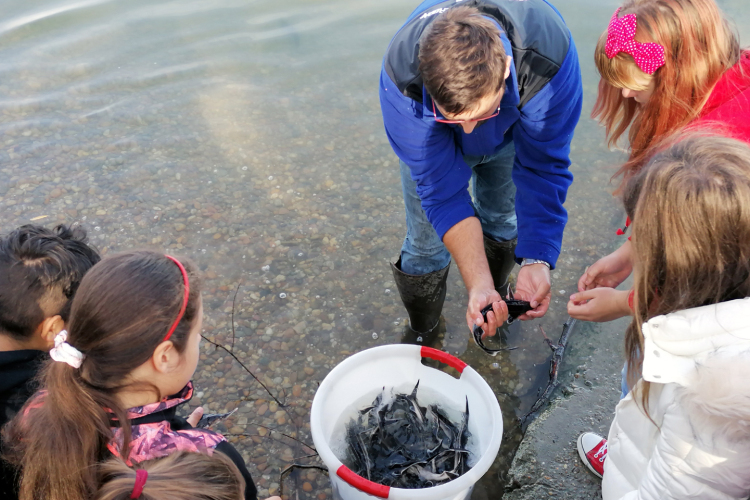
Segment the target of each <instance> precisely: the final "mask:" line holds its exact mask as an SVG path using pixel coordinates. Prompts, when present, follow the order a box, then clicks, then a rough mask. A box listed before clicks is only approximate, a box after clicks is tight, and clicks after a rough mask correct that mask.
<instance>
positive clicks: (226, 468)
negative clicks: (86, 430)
mask: <svg viewBox="0 0 750 500" xmlns="http://www.w3.org/2000/svg"><path fill="white" fill-rule="evenodd" d="M138 470H140V471H141V472H138ZM144 471H145V472H144ZM99 476H100V484H101V487H100V488H99V491H98V492H97V494H96V496H95V497H94V499H95V500H127V499H129V498H139V499H140V500H242V499H243V498H244V492H245V480H244V479H243V478H242V475H241V474H240V472H239V470H237V466H236V465H234V464H233V463H232V461H231V460H229V458H227V457H226V455H224V454H223V453H214V454H213V455H212V456H208V455H204V454H202V453H187V452H177V453H173V454H171V455H169V456H167V457H164V458H158V459H156V460H149V461H148V462H143V463H141V464H138V466H137V468H130V467H128V466H127V465H126V464H125V462H123V461H122V460H120V459H118V458H114V459H111V460H108V461H107V462H104V463H103V464H102V465H101V466H100V467H99ZM134 488H136V490H135V494H137V493H138V490H140V492H141V493H140V495H139V496H137V497H134V496H133V495H134Z"/></svg>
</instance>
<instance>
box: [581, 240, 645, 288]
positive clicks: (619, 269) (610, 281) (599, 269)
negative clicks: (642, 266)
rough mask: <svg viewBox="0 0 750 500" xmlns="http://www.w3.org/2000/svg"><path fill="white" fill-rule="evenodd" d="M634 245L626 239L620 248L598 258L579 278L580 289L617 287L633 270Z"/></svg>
mask: <svg viewBox="0 0 750 500" xmlns="http://www.w3.org/2000/svg"><path fill="white" fill-rule="evenodd" d="M631 252H632V247H631V244H630V242H629V241H626V242H625V244H623V245H622V246H621V247H620V248H618V249H617V250H615V251H614V252H612V253H611V254H609V255H607V256H606V257H602V258H601V259H599V260H597V261H596V262H595V263H594V264H593V265H592V266H590V267H589V268H588V269H586V272H585V273H583V276H581V278H580V279H579V280H578V291H579V292H583V291H585V290H592V289H594V288H599V287H609V288H615V287H617V286H619V285H620V283H622V282H623V281H625V279H626V278H627V277H628V276H630V273H631V272H633V260H632V255H631Z"/></svg>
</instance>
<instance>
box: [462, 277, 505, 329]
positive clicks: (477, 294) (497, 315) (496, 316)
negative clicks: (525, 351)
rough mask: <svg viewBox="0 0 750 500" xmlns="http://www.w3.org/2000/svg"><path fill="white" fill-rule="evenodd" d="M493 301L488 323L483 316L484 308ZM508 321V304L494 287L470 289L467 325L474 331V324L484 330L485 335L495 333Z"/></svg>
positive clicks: (488, 314)
mask: <svg viewBox="0 0 750 500" xmlns="http://www.w3.org/2000/svg"><path fill="white" fill-rule="evenodd" d="M490 302H491V303H492V310H491V311H489V312H488V313H487V324H486V325H485V321H484V318H482V309H484V308H485V306H486V305H487V304H489V303H490ZM506 321H508V305H507V304H506V303H505V301H504V300H502V298H501V297H500V294H499V293H497V291H495V289H494V288H491V289H488V290H479V291H473V292H472V291H470V292H469V306H468V308H467V309H466V325H467V326H468V327H469V330H471V331H474V325H477V326H481V327H482V329H483V330H484V335H483V337H486V336H487V335H489V336H490V337H491V336H493V335H495V330H497V329H498V328H499V327H501V326H503V323H505V322H506Z"/></svg>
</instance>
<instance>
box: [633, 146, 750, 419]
mask: <svg viewBox="0 0 750 500" xmlns="http://www.w3.org/2000/svg"><path fill="white" fill-rule="evenodd" d="M623 197H624V202H625V206H626V210H627V211H628V213H630V214H631V215H632V216H633V236H632V240H631V242H632V245H633V255H634V271H635V276H634V284H633V288H634V290H635V298H634V314H633V321H632V323H631V324H630V326H629V327H628V331H627V332H626V335H625V350H626V354H627V357H628V373H629V380H628V384H629V385H630V386H631V387H633V386H634V385H635V382H636V379H637V378H638V376H639V375H637V374H639V373H640V372H641V367H642V363H643V346H644V339H643V329H642V325H643V324H644V323H645V322H647V321H648V320H649V319H651V318H653V317H655V316H660V315H663V314H669V313H672V312H676V311H680V310H683V309H691V308H694V307H700V306H705V305H709V304H717V303H720V302H725V301H729V300H734V299H740V298H744V297H748V296H750V146H748V145H747V144H745V143H742V142H739V141H736V140H734V139H726V138H720V137H709V136H698V135H691V136H687V137H686V138H683V139H682V140H678V141H676V142H674V143H673V145H672V146H671V147H669V148H667V149H665V150H663V151H661V152H659V153H657V154H656V155H655V156H654V157H653V159H652V160H651V161H650V162H649V163H648V165H647V166H646V167H644V168H643V169H642V170H641V171H640V172H639V173H637V174H636V175H635V176H633V177H632V178H631V179H630V180H629V181H628V183H627V184H626V187H625V190H624V192H623ZM642 388H643V390H642V391H640V394H638V396H640V398H641V404H642V405H643V408H644V409H645V410H646V412H647V413H648V394H649V385H648V383H645V381H644V383H643V386H642ZM636 397H637V396H636Z"/></svg>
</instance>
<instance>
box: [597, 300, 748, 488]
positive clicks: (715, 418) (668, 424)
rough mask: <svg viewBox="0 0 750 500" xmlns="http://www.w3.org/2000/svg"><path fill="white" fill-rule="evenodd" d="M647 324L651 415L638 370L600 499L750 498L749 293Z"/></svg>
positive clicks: (612, 438) (620, 409)
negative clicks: (641, 396) (643, 403)
mask: <svg viewBox="0 0 750 500" xmlns="http://www.w3.org/2000/svg"><path fill="white" fill-rule="evenodd" d="M643 334H644V337H645V345H644V353H643V380H646V381H648V382H651V392H650V395H649V415H650V416H651V419H653V422H652V421H651V420H649V418H648V417H647V416H646V415H645V414H644V413H643V411H642V410H641V409H640V401H639V398H638V397H637V393H638V391H639V388H640V387H641V384H642V383H643V380H641V381H639V382H638V384H636V387H635V390H634V391H631V393H630V394H629V395H628V396H627V397H626V398H625V399H623V400H622V401H620V403H619V404H618V405H617V409H616V411H615V419H614V421H613V422H612V427H611V428H610V430H609V442H608V452H607V458H606V460H605V462H604V479H603V481H602V497H603V500H616V499H617V500H620V499H627V500H636V499H639V500H641V499H642V500H652V499H653V500H657V499H658V500H667V499H678V498H679V499H685V498H694V499H701V500H714V499H716V500H718V499H721V500H727V499H746V498H748V495H750V298H746V299H742V300H734V301H731V302H724V303H721V304H716V305H712V306H706V307H699V308H695V309H689V310H685V311H680V312H677V313H673V314H669V315H666V316H658V317H656V318H652V319H651V320H650V321H649V322H648V323H646V324H645V325H644V327H643ZM633 393H636V400H634V399H633Z"/></svg>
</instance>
